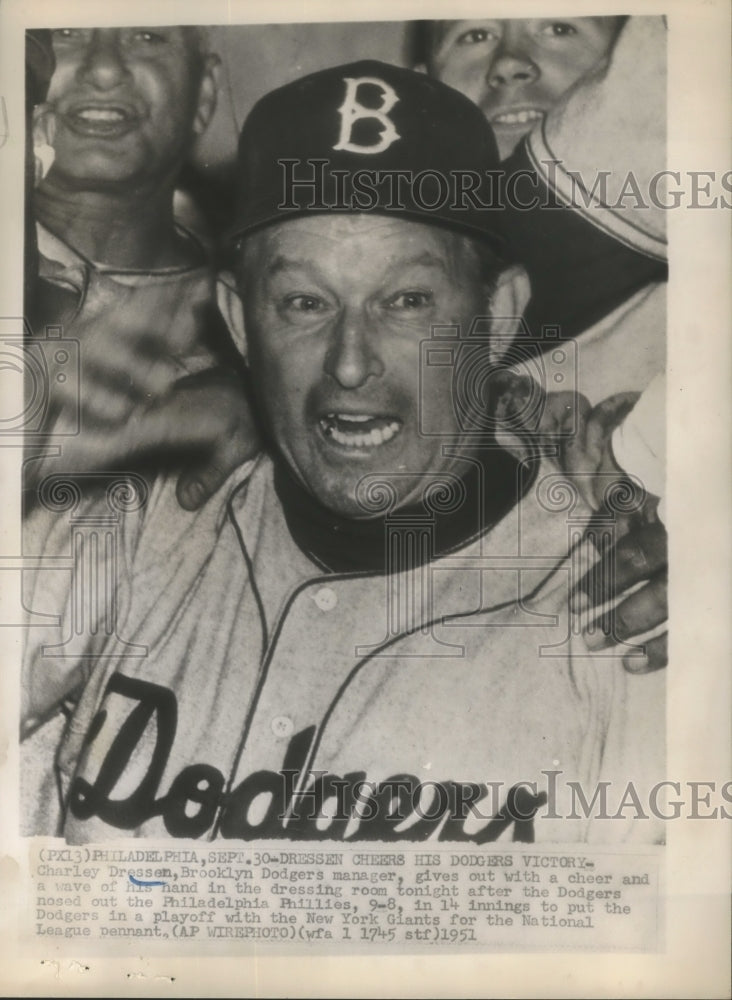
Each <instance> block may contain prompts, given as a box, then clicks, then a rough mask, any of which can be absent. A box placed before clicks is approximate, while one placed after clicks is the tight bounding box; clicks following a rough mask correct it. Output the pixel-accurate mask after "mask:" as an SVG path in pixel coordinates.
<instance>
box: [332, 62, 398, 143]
mask: <svg viewBox="0 0 732 1000" xmlns="http://www.w3.org/2000/svg"><path fill="white" fill-rule="evenodd" d="M343 80H344V82H345V84H346V96H345V99H344V101H343V104H342V105H341V106H340V108H338V114H339V115H340V116H341V134H340V136H339V137H338V143H337V145H335V146H334V147H333V149H335V150H340V149H346V150H348V151H349V152H351V153H383V151H384V150H385V149H388V148H389V146H391V144H392V143H393V142H396V140H397V139H399V138H400V135H399V133H398V132H397V130H396V128H395V127H394V122H393V121H392V120H391V118H389V115H388V112H389V111H391V109H392V108H393V107H394V105H395V104H396V103H397V101H398V100H399V98H398V97H397V94H396V91H395V90H394V88H393V87H390V86H389V84H388V83H385V82H384V81H383V80H379V79H378V78H377V77H374V76H359V77H349V76H346V77H344V78H343ZM363 84H372V86H374V87H379V89H380V90H381V97H382V101H381V105H380V107H378V108H367V107H366V106H365V105H364V104H361V103H359V100H358V88H359V87H360V86H362V85H363ZM365 118H373V119H375V120H376V121H378V122H380V124H381V125H383V131H382V132H381V135H380V137H379V141H378V142H377V143H374V144H373V145H369V146H363V145H360V144H359V143H355V142H352V141H351V139H352V136H353V126H354V124H355V123H356V122H357V121H360V120H361V119H365Z"/></svg>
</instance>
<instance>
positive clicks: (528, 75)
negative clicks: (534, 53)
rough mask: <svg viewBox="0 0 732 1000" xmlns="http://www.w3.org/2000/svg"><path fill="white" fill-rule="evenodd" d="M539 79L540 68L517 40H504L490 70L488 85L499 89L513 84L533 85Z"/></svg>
mask: <svg viewBox="0 0 732 1000" xmlns="http://www.w3.org/2000/svg"><path fill="white" fill-rule="evenodd" d="M538 77H539V67H538V66H537V65H536V63H535V62H534V61H533V60H532V59H531V57H530V56H529V54H528V53H527V52H526V50H525V48H524V47H523V46H522V45H521V44H520V43H519V42H518V41H517V40H515V39H512V38H510V37H509V38H504V39H503V41H502V43H501V46H500V48H499V49H498V52H497V53H496V56H495V58H494V60H493V62H492V64H491V67H490V69H489V70H488V83H489V84H490V86H491V87H493V88H495V89H499V88H500V87H508V86H510V85H511V84H519V83H533V81H534V80H536V79H538Z"/></svg>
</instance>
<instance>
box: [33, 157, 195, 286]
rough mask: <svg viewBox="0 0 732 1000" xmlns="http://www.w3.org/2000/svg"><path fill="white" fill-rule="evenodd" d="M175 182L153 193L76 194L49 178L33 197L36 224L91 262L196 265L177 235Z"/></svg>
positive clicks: (192, 252)
mask: <svg viewBox="0 0 732 1000" xmlns="http://www.w3.org/2000/svg"><path fill="white" fill-rule="evenodd" d="M173 190H174V188H173V184H172V183H169V184H166V185H165V186H164V187H160V188H158V189H157V190H155V191H150V190H141V189H136V190H126V191H123V192H120V191H79V190H72V189H70V188H68V187H66V186H65V185H64V184H63V182H61V181H59V180H58V179H54V178H53V172H52V173H51V175H50V176H49V177H48V179H47V180H46V181H44V183H43V184H41V185H40V186H39V188H38V189H37V191H36V193H35V199H34V204H35V211H36V216H37V218H38V220H39V221H40V222H41V223H42V224H43V225H44V226H45V227H46V228H47V229H50V230H51V232H52V233H54V234H55V235H56V236H59V237H60V238H61V239H63V240H64V242H66V243H68V244H69V246H71V247H72V248H73V249H74V250H76V251H77V252H78V253H80V254H82V255H83V256H84V257H86V258H88V259H89V260H92V261H95V262H96V263H99V264H107V265H109V266H112V267H120V268H136V269H138V268H139V269H143V270H145V269H148V268H149V269H156V268H162V267H175V266H184V265H189V264H194V263H198V261H197V259H196V253H195V250H194V248H193V247H192V246H191V245H190V244H189V243H188V241H186V240H185V239H183V238H182V237H181V236H180V234H179V233H177V232H176V229H175V225H174V220H173Z"/></svg>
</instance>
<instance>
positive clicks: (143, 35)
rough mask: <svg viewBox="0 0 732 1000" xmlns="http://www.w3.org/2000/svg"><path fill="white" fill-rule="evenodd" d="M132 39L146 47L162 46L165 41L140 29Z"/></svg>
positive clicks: (152, 32)
mask: <svg viewBox="0 0 732 1000" xmlns="http://www.w3.org/2000/svg"><path fill="white" fill-rule="evenodd" d="M132 37H133V38H134V40H135V41H136V42H144V43H145V44H146V45H162V44H163V42H165V41H166V39H165V37H164V36H163V35H159V34H158V33H157V32H155V31H147V30H146V29H142V28H141V29H139V30H138V31H136V32H135V33H134V35H133V36H132Z"/></svg>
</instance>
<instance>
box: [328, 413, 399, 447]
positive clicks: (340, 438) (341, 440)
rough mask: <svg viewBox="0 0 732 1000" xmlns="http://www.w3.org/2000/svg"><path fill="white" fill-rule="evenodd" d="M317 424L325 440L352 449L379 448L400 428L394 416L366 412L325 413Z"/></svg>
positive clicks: (393, 436) (394, 435)
mask: <svg viewBox="0 0 732 1000" xmlns="http://www.w3.org/2000/svg"><path fill="white" fill-rule="evenodd" d="M318 425H319V426H320V429H321V431H322V434H323V437H325V438H326V439H327V440H329V441H334V442H335V443H336V444H339V445H340V446H341V447H342V448H351V449H353V450H354V451H363V450H364V449H368V450H371V449H373V448H380V447H381V446H382V445H384V444H386V443H387V442H388V441H391V440H392V439H393V438H395V437H396V435H397V434H398V433H399V432H400V431H401V429H402V422H401V420H397V419H396V418H395V417H388V416H373V415H371V414H366V413H327V414H326V415H325V416H324V417H321V418H320V419H319V420H318Z"/></svg>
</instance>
